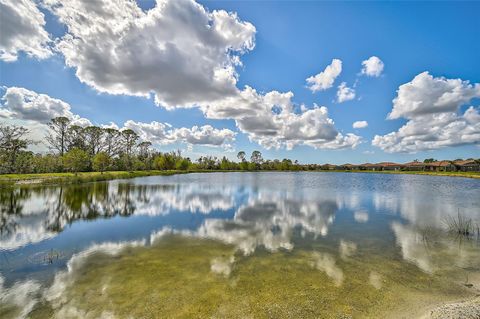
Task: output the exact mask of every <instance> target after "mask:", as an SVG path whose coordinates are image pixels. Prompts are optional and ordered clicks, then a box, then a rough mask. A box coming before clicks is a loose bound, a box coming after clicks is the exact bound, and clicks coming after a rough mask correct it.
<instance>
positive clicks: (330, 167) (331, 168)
mask: <svg viewBox="0 0 480 319" xmlns="http://www.w3.org/2000/svg"><path fill="white" fill-rule="evenodd" d="M321 169H323V170H327V171H334V170H336V169H340V166H337V165H333V164H323V165H322V166H321Z"/></svg>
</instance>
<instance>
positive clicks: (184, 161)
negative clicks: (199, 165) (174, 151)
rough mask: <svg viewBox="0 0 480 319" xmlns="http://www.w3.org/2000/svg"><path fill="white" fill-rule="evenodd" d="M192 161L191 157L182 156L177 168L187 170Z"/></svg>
mask: <svg viewBox="0 0 480 319" xmlns="http://www.w3.org/2000/svg"><path fill="white" fill-rule="evenodd" d="M191 164H192V163H191V162H190V159H188V158H182V159H181V160H179V161H178V162H177V164H176V168H177V169H179V170H182V171H186V170H187V169H188V168H189V167H190V165H191Z"/></svg>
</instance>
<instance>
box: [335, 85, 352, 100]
mask: <svg viewBox="0 0 480 319" xmlns="http://www.w3.org/2000/svg"><path fill="white" fill-rule="evenodd" d="M354 98H355V89H352V88H349V87H348V86H347V83H345V82H342V83H341V84H340V85H339V86H338V90H337V102H338V103H343V102H346V101H350V100H353V99H354Z"/></svg>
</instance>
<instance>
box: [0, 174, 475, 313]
mask: <svg viewBox="0 0 480 319" xmlns="http://www.w3.org/2000/svg"><path fill="white" fill-rule="evenodd" d="M0 212H1V213H0V214H1V215H0V216H1V219H0V227H1V228H0V317H1V318H18V317H20V318H23V317H29V318H51V317H57V318H163V317H164V318H172V317H182V318H225V317H229V318H235V317H238V318H250V317H251V318H350V317H353V318H384V317H392V318H395V317H398V318H411V317H415V316H421V315H423V314H425V313H426V311H428V310H429V309H431V307H433V306H436V305H441V304H444V303H446V302H453V301H457V300H466V299H469V298H471V297H472V296H475V295H476V294H478V293H479V292H480V240H479V238H478V237H477V236H475V235H473V236H461V235H455V234H452V233H448V232H447V231H446V225H447V224H448V221H452V218H457V216H459V215H460V216H461V217H462V218H464V219H472V221H473V222H474V223H479V224H480V180H476V179H466V178H451V177H440V176H421V175H390V174H368V173H367V174H362V173H317V172H285V173H281V172H259V173H204V174H185V175H173V176H152V177H142V178H137V179H131V180H114V181H109V182H99V183H85V184H79V185H65V186H29V187H22V188H15V189H0Z"/></svg>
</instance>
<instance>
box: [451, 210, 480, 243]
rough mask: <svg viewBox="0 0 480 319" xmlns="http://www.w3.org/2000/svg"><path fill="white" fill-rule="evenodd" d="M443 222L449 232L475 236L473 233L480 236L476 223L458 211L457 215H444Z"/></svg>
mask: <svg viewBox="0 0 480 319" xmlns="http://www.w3.org/2000/svg"><path fill="white" fill-rule="evenodd" d="M444 223H445V225H446V227H447V230H448V232H449V233H451V234H456V235H459V236H465V237H470V236H475V234H476V235H477V236H480V232H479V226H478V224H474V223H473V220H472V219H471V218H467V217H465V216H464V215H462V214H461V213H460V211H459V212H458V213H457V216H448V217H446V218H445V220H444Z"/></svg>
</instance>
